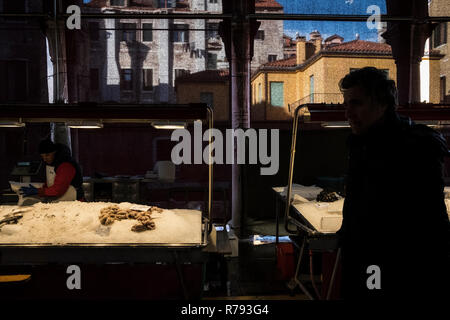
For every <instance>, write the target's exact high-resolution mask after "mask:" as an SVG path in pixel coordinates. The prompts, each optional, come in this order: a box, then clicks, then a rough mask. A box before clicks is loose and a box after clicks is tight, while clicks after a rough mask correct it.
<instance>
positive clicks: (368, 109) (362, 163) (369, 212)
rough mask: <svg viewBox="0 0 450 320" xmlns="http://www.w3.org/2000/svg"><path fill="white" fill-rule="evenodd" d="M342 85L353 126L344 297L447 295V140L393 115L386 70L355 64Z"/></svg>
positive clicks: (449, 232)
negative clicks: (444, 165) (444, 162)
mask: <svg viewBox="0 0 450 320" xmlns="http://www.w3.org/2000/svg"><path fill="white" fill-rule="evenodd" d="M339 85H340V88H341V91H342V93H343V95H344V104H345V107H346V115H347V118H348V121H349V124H350V126H351V131H352V133H351V135H350V137H349V140H348V147H349V168H348V170H349V171H348V181H347V185H346V198H345V203H344V210H343V217H344V219H343V223H342V227H341V229H340V230H339V232H338V234H339V236H340V243H341V247H342V258H343V260H342V262H343V289H344V290H343V297H344V299H352V298H356V299H358V298H360V299H366V298H368V299H371V298H381V299H385V298H387V299H402V298H420V299H422V298H425V299H426V298H427V297H443V296H442V295H447V296H449V290H450V287H449V281H448V279H449V272H450V268H449V247H450V246H449V236H450V223H449V218H448V215H447V211H446V206H445V202H444V192H443V189H444V180H443V159H444V157H445V156H447V155H448V153H449V152H448V148H447V143H446V141H445V139H444V138H443V137H442V135H441V134H440V133H438V132H436V131H435V130H432V129H430V128H429V127H427V126H425V125H420V124H415V123H414V122H412V121H411V119H409V118H404V117H401V116H399V115H398V114H397V113H396V111H395V107H396V100H397V99H396V98H397V91H396V88H395V83H394V81H392V80H389V79H388V78H387V76H386V74H385V73H384V72H383V71H381V70H378V69H376V68H371V67H367V68H363V69H359V70H356V71H353V72H351V73H349V74H348V75H346V76H345V77H344V78H343V79H342V80H341V81H340V84H339ZM437 290H439V291H437Z"/></svg>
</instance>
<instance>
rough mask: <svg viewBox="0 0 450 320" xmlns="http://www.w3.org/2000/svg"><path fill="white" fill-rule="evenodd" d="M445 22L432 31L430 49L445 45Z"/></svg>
mask: <svg viewBox="0 0 450 320" xmlns="http://www.w3.org/2000/svg"><path fill="white" fill-rule="evenodd" d="M447 25H448V24H447V22H443V23H440V24H439V25H438V26H437V27H436V28H435V29H434V31H433V37H432V40H431V41H432V43H433V45H432V47H433V48H436V47H439V46H440V45H443V44H446V43H447Z"/></svg>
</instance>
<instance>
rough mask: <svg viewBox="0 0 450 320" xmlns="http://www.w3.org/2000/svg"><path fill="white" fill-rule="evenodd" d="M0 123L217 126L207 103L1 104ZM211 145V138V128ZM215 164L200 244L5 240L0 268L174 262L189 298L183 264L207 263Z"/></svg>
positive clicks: (1, 248)
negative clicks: (199, 123)
mask: <svg viewBox="0 0 450 320" xmlns="http://www.w3.org/2000/svg"><path fill="white" fill-rule="evenodd" d="M1 108H2V113H1V116H0V121H1V120H5V121H8V122H10V121H14V122H15V123H19V124H21V125H23V124H24V123H27V122H28V123H30V122H67V121H74V120H76V121H86V120H87V121H92V120H101V121H102V122H103V123H148V124H149V125H150V122H151V121H161V120H162V121H177V120H178V121H180V120H181V121H195V120H205V121H207V122H208V128H209V129H212V128H213V111H212V109H211V108H210V107H209V106H207V105H206V104H202V103H199V104H184V105H182V104H173V105H170V104H163V105H150V106H143V105H134V104H126V105H124V104H110V105H107V104H98V105H97V104H91V103H85V104H50V105H49V104H29V105H14V104H11V105H4V104H3V105H2V106H1ZM209 133H210V134H209V144H211V142H212V135H211V130H209ZM212 185H213V164H212V154H211V152H210V153H209V163H208V203H207V208H206V216H205V214H204V213H205V212H202V226H201V232H202V236H201V242H200V243H176V244H174V243H158V244H153V243H67V244H54V243H38V244H29V243H14V244H4V243H3V244H0V266H14V265H42V264H48V263H60V264H65V263H74V262H76V263H96V264H99V263H100V264H102V263H170V264H175V265H176V268H177V274H178V278H179V281H180V284H181V286H182V288H183V292H184V295H185V298H187V291H186V288H185V286H184V279H183V276H182V272H181V269H180V264H181V263H204V262H205V261H206V258H207V253H206V252H204V250H203V249H205V248H206V247H207V245H208V237H209V235H210V233H211V231H212V222H211V208H212Z"/></svg>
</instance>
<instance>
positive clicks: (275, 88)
mask: <svg viewBox="0 0 450 320" xmlns="http://www.w3.org/2000/svg"><path fill="white" fill-rule="evenodd" d="M270 103H271V104H272V106H274V107H283V106H284V90H283V82H270Z"/></svg>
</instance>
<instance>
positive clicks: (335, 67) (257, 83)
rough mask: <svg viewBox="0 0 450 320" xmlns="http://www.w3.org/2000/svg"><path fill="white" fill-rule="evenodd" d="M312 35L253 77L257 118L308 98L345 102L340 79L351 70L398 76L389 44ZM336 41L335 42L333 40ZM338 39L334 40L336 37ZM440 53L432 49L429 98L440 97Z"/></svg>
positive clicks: (276, 115)
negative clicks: (373, 70) (370, 69)
mask: <svg viewBox="0 0 450 320" xmlns="http://www.w3.org/2000/svg"><path fill="white" fill-rule="evenodd" d="M310 36H311V39H310V40H309V41H306V39H305V38H304V37H298V38H297V39H295V41H296V54H295V56H291V57H290V58H287V59H283V60H278V61H275V62H269V63H266V64H264V65H262V66H261V67H260V68H259V69H258V70H257V72H256V73H255V74H254V76H253V77H252V81H251V84H252V113H251V116H252V120H256V121H267V120H269V121H271V120H287V119H290V118H291V116H292V113H293V111H294V109H295V108H296V107H297V106H299V105H301V104H304V103H342V102H343V101H342V95H341V93H340V90H339V86H338V84H339V80H340V79H342V78H343V77H344V76H345V75H346V74H347V73H349V72H350V71H351V70H352V69H358V68H363V67H366V66H372V67H376V68H379V69H383V70H385V71H386V73H387V74H388V76H389V77H390V78H391V79H394V80H395V79H397V70H396V65H395V61H394V59H393V57H392V51H391V47H390V46H389V45H388V44H385V43H377V42H369V41H363V40H353V41H349V42H340V41H341V38H339V37H334V39H328V40H329V41H328V43H327V44H325V43H323V42H322V40H321V37H320V36H319V35H318V34H317V32H314V34H313V33H311V34H310ZM330 40H331V41H330ZM333 40H334V41H333ZM441 57H442V56H441V55H439V54H436V53H434V52H431V53H430V54H429V56H428V57H427V59H428V62H429V64H430V75H429V76H430V81H429V86H430V90H429V91H430V97H429V98H430V102H433V103H438V102H439V92H438V91H437V90H436V88H437V87H438V86H437V84H438V83H439V62H440V59H441Z"/></svg>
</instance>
